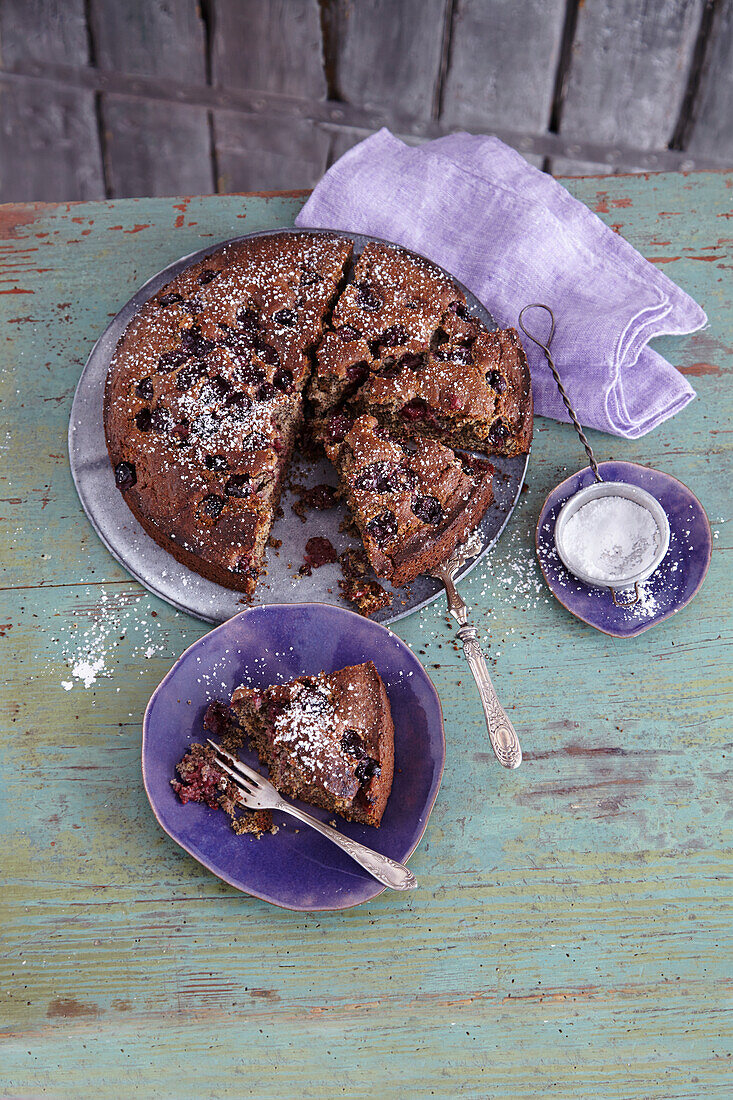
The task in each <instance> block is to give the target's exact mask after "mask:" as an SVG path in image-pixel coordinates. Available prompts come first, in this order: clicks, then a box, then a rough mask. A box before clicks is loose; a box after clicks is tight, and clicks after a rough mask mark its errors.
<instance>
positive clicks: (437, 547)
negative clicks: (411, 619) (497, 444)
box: [326, 416, 493, 586]
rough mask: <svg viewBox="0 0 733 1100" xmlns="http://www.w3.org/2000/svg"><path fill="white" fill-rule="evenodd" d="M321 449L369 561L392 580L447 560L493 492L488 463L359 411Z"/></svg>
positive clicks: (404, 578) (403, 580)
mask: <svg viewBox="0 0 733 1100" xmlns="http://www.w3.org/2000/svg"><path fill="white" fill-rule="evenodd" d="M326 449H327V452H328V455H329V457H330V458H331V459H332V461H333V462H334V463H335V464H336V467H337V469H338V472H339V476H340V478H341V482H342V485H343V489H344V493H345V496H346V500H347V502H348V504H349V507H350V509H351V513H352V515H353V517H354V520H355V521H356V524H357V526H358V528H359V532H360V534H361V537H362V540H363V543H364V546H365V549H366V552H367V555H368V557H369V561H370V563H371V565H372V567H373V569H374V571H375V573H376V574H377V575H378V576H380V577H387V578H388V579H389V580H390V581H391V582H392V584H394V585H398V586H399V585H404V584H407V583H408V582H409V581H411V580H414V579H415V577H416V576H418V574H419V573H424V572H429V571H430V570H431V569H433V568H435V566H437V565H439V564H440V563H441V562H443V561H445V559H446V558H447V557H448V556H449V555H450V553H451V552H452V551H453V550H454V549H455V547H456V546H457V545H458V544H459V543H461V542H463V541H464V539H465V538H466V537H467V535H468V534H469V533H470V532H471V531H473V530H474V529H475V528H476V526H477V525H478V523H479V521H480V520H481V518H482V516H483V514H484V512H485V511H486V509H487V508H488V506H489V504H490V503H491V500H492V497H493V493H492V484H491V482H492V469H491V467H490V465H489V464H488V463H475V462H473V463H469V462H465V461H461V459H459V458H458V457H457V456H456V455H455V454H454V452H453V451H452V450H450V448H448V447H444V446H443V445H442V444H440V443H437V442H436V441H434V440H431V439H422V440H421V441H420V443H419V445H416V444H414V443H411V442H409V441H405V440H404V439H402V438H400V437H399V436H396V435H394V434H392V433H391V431H390V430H389V429H385V428H384V427H383V426H380V425H379V423H378V421H377V420H376V419H375V418H374V417H372V416H361V417H359V418H358V419H357V420H356V421H355V422H354V424H353V425H352V427H351V428H350V429H349V431H348V432H347V433H346V435H345V436H344V439H343V441H342V442H341V443H337V444H330V445H328V446H327V448H326Z"/></svg>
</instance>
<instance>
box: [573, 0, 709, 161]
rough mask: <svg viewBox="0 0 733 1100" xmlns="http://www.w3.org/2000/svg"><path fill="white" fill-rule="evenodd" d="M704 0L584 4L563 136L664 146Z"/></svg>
mask: <svg viewBox="0 0 733 1100" xmlns="http://www.w3.org/2000/svg"><path fill="white" fill-rule="evenodd" d="M704 2H705V0H657V2H655V3H653V4H640V3H639V0H594V2H593V3H589V4H582V5H581V6H580V8H579V11H578V16H577V25H576V29H575V38H574V41H573V46H572V55H571V61H570V67H569V70H568V73H567V78H566V82H565V88H564V94H563V100H562V106H561V116H560V117H561V125H560V131H561V133H562V134H563V135H564V136H565V137H566V138H572V139H576V140H583V139H587V140H593V141H598V142H607V143H609V144H613V143H617V144H620V145H622V146H631V147H633V148H636V149H656V148H664V147H666V145H667V144H668V142H669V141H670V140H671V138H672V137H673V135H674V133H675V129H676V127H677V123H678V119H679V114H680V109H681V106H682V103H683V100H684V97H685V90H686V86H687V78H688V75H689V72H690V66H691V63H692V58H693V53H694V50H695V44H696V41H697V35H698V31H699V29H700V20H701V17H702V12H703V7H704ZM621 167H625V168H633V167H634V164H633V163H631V164H625V165H623V164H622V165H621ZM552 170H553V172H555V173H556V174H558V175H565V174H575V175H578V174H582V173H583V172H607V171H608V170H609V167H608V164H605V165H604V164H598V163H584V162H581V161H572V162H569V161H568V160H566V159H565V158H557V159H555V160H553V164H552Z"/></svg>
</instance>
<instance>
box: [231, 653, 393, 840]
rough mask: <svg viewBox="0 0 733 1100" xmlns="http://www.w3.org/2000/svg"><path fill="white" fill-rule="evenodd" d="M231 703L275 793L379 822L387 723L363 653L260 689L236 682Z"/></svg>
mask: <svg viewBox="0 0 733 1100" xmlns="http://www.w3.org/2000/svg"><path fill="white" fill-rule="evenodd" d="M231 711H232V713H233V715H234V718H235V720H236V721H237V722H239V724H240V726H241V727H242V728H243V729H245V730H246V732H247V736H248V739H249V742H250V745H251V747H252V748H253V749H254V750H255V751H256V752H257V755H258V756H259V759H260V762H261V763H262V764H264V765H266V766H267V768H268V769H269V773H270V779H271V781H272V782H273V783H274V785H275V786H276V787H277V789H278V790H279V791H280V793H281V794H283V795H288V796H290V797H291V798H300V799H302V800H303V801H305V802H310V803H312V804H313V805H314V806H321V807H323V809H326V810H332V811H333V812H334V813H338V814H340V815H341V816H342V817H345V818H348V819H349V820H350V821H360V822H363V823H364V824H366V825H379V823H380V821H381V820H382V814H383V813H384V808H385V806H386V804H387V799H388V797H389V793H390V790H391V788H392V772H393V768H394V726H393V724H392V715H391V712H390V707H389V699H388V697H387V692H386V690H385V687H384V684H383V683H382V680H381V677H380V676H379V673H378V672H377V670H376V668H375V667H374V665H373V663H372V662H371V661H367V662H366V663H365V664H361V665H352V666H349V667H348V668H343V669H341V670H340V671H338V672H333V673H330V674H326V673H320V675H318V676H301V677H299V678H298V679H297V680H292V681H291V682H290V683H287V684H275V685H274V686H272V687H269V688H267V689H266V690H264V691H255V690H254V689H252V688H248V687H244V686H243V687H239V688H237V690H236V691H235V692H234V695H233V696H232V702H231Z"/></svg>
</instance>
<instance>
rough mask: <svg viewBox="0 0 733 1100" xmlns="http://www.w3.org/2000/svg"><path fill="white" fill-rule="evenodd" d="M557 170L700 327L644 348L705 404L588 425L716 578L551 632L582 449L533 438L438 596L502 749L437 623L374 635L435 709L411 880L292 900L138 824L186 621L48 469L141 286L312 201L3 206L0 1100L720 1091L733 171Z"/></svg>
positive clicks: (544, 434)
mask: <svg viewBox="0 0 733 1100" xmlns="http://www.w3.org/2000/svg"><path fill="white" fill-rule="evenodd" d="M568 187H569V189H570V190H571V191H572V192H573V194H575V195H576V196H577V197H578V198H580V199H582V200H583V201H585V202H587V203H588V204H589V205H590V206H591V207H592V209H594V210H596V211H597V212H598V213H599V214H600V216H601V217H602V218H603V219H604V220H605V221H607V222H609V223H610V224H613V225H614V226H616V227H618V229H619V231H620V232H621V233H623V234H624V235H625V236H626V237H627V238H628V239H629V240H630V241H631V242H632V243H633V244H634V245H635V246H636V247H637V248H639V249H640V250H641V252H642V253H644V255H646V256H648V257H649V258H650V259H652V260H653V261H654V262H655V263H659V264H664V270H665V272H666V273H667V274H668V275H671V276H672V278H673V279H675V280H677V281H678V282H679V283H681V285H682V286H683V287H685V289H687V290H688V291H690V292H691V293H692V294H693V295H694V296H695V297H696V298H697V299H698V301H700V302H701V303H702V304H703V305H704V307H705V309H706V310H707V311H708V314H709V318H710V326H709V328H708V329H707V330H706V331H704V332H701V333H698V334H696V335H694V336H690V337H687V338H685V339H675V340H672V339H669V340H660V341H658V342H657V346H658V347H659V349H660V350H662V351H663V352H664V353H666V354H667V355H668V356H669V357H670V358H671V359H672V361H673V362H675V363H676V364H678V365H679V366H680V368H681V369H682V370H683V372H684V373H686V374H687V375H689V376H691V377H692V380H693V383H694V385H695V386H696V388H697V390H698V393H699V399H698V400H697V401H695V402H694V403H693V404H692V405H691V406H690V407H689V408H688V409H687V410H686V411H685V412H684V413H682V414H681V415H680V416H678V417H677V418H676V419H674V420H672V421H671V422H669V423H667V424H666V425H664V426H663V427H662V428H660V429H659V430H657V431H656V432H654V433H653V434H652V435H650V436H647V437H646V438H645V439H642V440H640V441H639V442H637V443H626V442H622V441H619V440H617V439H615V438H612V437H610V436H602V435H598V434H594V435H593V439H592V441H593V444H594V446H595V448H596V451H597V454H598V456H599V458H604V459H605V458H608V457H615V458H624V459H629V460H632V461H640V462H644V463H648V464H650V465H657V466H659V467H662V468H663V469H665V470H667V471H669V472H670V473H672V474H674V475H675V476H676V477H679V478H680V479H681V480H683V481H684V482H686V483H687V484H688V485H689V486H690V487H691V488H692V489H693V491H694V492H696V493H697V494H698V496H699V497H700V499H701V500H702V502H703V504H704V505H705V507H706V508H707V510H708V514H709V516H710V518H711V521H712V525H713V529H714V534H715V541H714V553H713V562H712V566H711V569H710V573H709V575H708V578H707V581H706V583H705V585H704V587H703V589H702V591H701V592H700V594H699V595H698V597H697V598H696V600H695V602H694V603H693V604H691V605H690V606H689V607H688V608H686V609H685V610H684V611H682V612H681V613H680V614H679V615H678V616H676V617H673V618H672V619H671V620H669V621H667V622H665V623H663V624H662V625H661V626H658V627H656V628H654V629H652V630H650V631H648V632H647V633H645V634H643V635H641V636H640V637H637V638H636V639H633V640H629V641H617V640H614V639H611V638H608V637H605V636H604V635H601V634H599V633H597V632H595V631H594V630H593V629H591V628H590V627H587V626H585V625H583V624H582V623H580V622H577V621H576V620H575V619H573V618H571V617H570V615H569V614H567V613H566V612H565V611H564V610H563V609H562V608H561V607H560V606H559V605H558V604H557V603H556V602H555V601H554V599H553V598H552V597H551V596H550V595H549V593H548V592H547V591H546V590H545V588H544V587H543V584H542V580H541V577H540V573H539V569H538V567H537V565H536V563H535V561H534V557H533V551H532V545H533V541H532V536H533V528H534V524H535V520H536V517H537V514H538V511H539V508H540V505H541V502H542V500H543V499H544V497H545V495H546V493H547V492H548V490H549V489H550V488H551V487H552V486H553V485H555V484H556V483H557V482H558V480H560V478H561V477H563V476H564V475H565V474H566V473H568V472H570V471H571V470H573V469H576V468H577V467H578V466H579V465H581V459H582V457H583V456H582V453H581V452H580V450H579V447H578V444H577V440H576V439H575V436H574V435H573V433H572V429H571V428H570V427H567V426H564V425H560V424H557V423H554V422H550V421H546V420H540V421H539V422H538V424H537V432H536V436H535V444H534V449H533V453H532V458H531V462H530V468H529V479H528V489H527V492H526V493H525V494H524V495H523V497H522V500H521V504H520V506H519V507H518V509H517V511H516V513H515V515H514V517H513V519H512V522H511V525H510V528H509V529H508V530H507V531H506V532H505V534H504V536H503V537H502V539H501V541H500V543H499V545H498V546H497V548H496V550H495V551H494V553H493V556H492V558H491V560H490V562H489V563H488V564H487V565H486V567H485V568H481V569H479V570H477V571H476V573H475V574H474V575H473V576H472V577H471V578H470V579H469V580H468V581H467V582H466V583H465V590H466V594H467V598H468V599H469V601H470V603H471V605H472V606H473V607H474V608H475V609H476V619H477V621H478V622H479V623H480V625H481V627H482V630H483V633H484V637H485V638H488V637H489V636H490V643H489V645H490V655H491V658H492V661H493V675H494V678H495V682H496V685H497V688H498V690H499V692H500V695H501V697H502V698H503V700H504V701H505V703H506V704H507V705H508V706H509V707H510V708H511V711H510V713H511V714H512V717H513V720H514V723H515V725H516V727H517V730H518V732H519V734H520V737H521V739H522V743H523V745H524V748H525V763H524V765H523V766H522V767H521V768H520V769H519V770H518V771H517V772H512V773H508V772H506V771H504V770H502V769H501V768H499V767H498V766H497V765H496V764H495V763H494V760H493V757H492V755H491V752H490V750H489V746H488V743H487V738H486V734H485V730H484V726H483V722H482V718H481V712H480V709H479V704H478V700H477V696H476V693H475V690H474V688H473V687H472V686H471V685H470V683H469V680H468V676H467V670H466V668H465V667H464V664H463V658H462V656H460V655H459V654H458V653H456V652H455V651H454V649H453V647H452V645H451V641H450V640H451V638H452V631H451V629H450V628H449V627H448V625H447V624H446V621H445V615H444V609H443V607H442V606H440V605H436V606H435V608H434V609H431V610H429V611H426V612H423V613H421V614H419V615H414V616H412V617H411V618H409V619H407V620H405V621H403V622H400V623H399V624H397V629H398V632H399V634H400V635H401V636H402V637H403V638H405V639H406V640H407V641H408V642H409V643H410V644H411V645H412V646H413V647H414V648H415V649H416V650H417V651H418V653H419V654H420V656H421V658H422V660H423V661H424V663H425V665H426V667H427V669H428V671H429V672H430V674H431V676H432V677H433V679H434V680H435V683H436V685H437V687H438V690H439V692H440V695H441V699H442V702H443V707H444V711H445V719H446V734H447V742H448V759H447V766H446V771H445V777H444V780H443V787H442V789H441V792H440V794H439V796H438V801H437V804H436V807H435V811H434V813H433V816H432V819H431V821H430V825H429V827H428V830H427V833H426V836H425V838H424V840H423V843H422V844H421V846H420V848H419V849H418V851H417V852H416V854H415V856H414V857H413V860H412V866H413V868H414V870H415V872H416V873H417V874H418V876H419V878H420V883H421V889H420V890H419V891H417V892H416V893H415V894H413V895H410V896H409V897H405V896H401V895H394V894H389V893H385V894H383V895H382V896H381V897H379V898H378V899H377V900H376V901H375V902H374V904H373V905H371V906H365V907H362V908H357V909H353V910H349V911H347V912H342V913H335V914H329V913H320V914H317V915H313V916H310V917H309V916H303V915H298V914H294V913H290V912H286V911H282V910H279V909H275V908H272V907H270V906H268V905H266V904H265V903H262V902H259V901H256V900H254V899H251V898H248V897H247V896H245V895H242V894H240V893H237V892H236V891H235V890H233V889H230V888H229V887H227V886H225V885H224V884H222V883H221V882H219V881H218V880H217V879H216V878H214V877H213V876H212V875H210V874H209V873H208V872H206V871H204V870H203V869H202V868H201V867H199V865H198V864H197V863H195V862H194V860H192V859H191V858H189V857H188V856H187V855H186V854H185V853H184V852H182V851H181V850H180V849H178V848H177V847H176V846H175V844H173V843H172V841H170V840H169V839H168V837H167V836H165V835H164V834H162V833H161V830H160V829H159V827H158V825H157V823H156V821H155V818H154V817H153V815H152V813H151V811H150V809H149V807H148V803H147V801H146V798H145V794H144V791H143V787H142V782H141V778H140V721H141V716H142V713H143V709H144V706H145V703H146V701H147V699H148V696H149V695H150V693H151V691H152V690H153V688H154V687H155V685H156V684H157V683H158V681H159V679H160V678H161V677H162V675H163V674H164V673H165V671H166V670H167V669H168V667H169V665H170V664H171V663H172V661H173V660H174V658H175V657H177V656H178V654H179V653H180V652H181V651H182V650H183V649H184V648H185V647H186V646H187V645H189V644H190V643H191V642H192V641H194V640H195V639H196V638H197V637H199V636H200V635H201V634H203V633H204V631H205V630H206V629H207V628H206V626H205V625H203V624H202V623H199V622H196V621H194V620H192V619H189V618H187V617H186V616H185V615H183V614H178V613H176V612H175V611H174V610H172V609H171V608H170V607H168V606H167V605H166V604H163V603H161V602H159V601H158V600H156V599H154V598H153V597H151V596H149V595H148V594H147V593H146V592H145V591H143V590H142V589H141V588H140V587H139V586H138V585H137V584H136V583H135V582H133V581H132V580H130V578H129V577H128V576H127V575H126V574H125V572H124V570H123V569H121V568H120V567H119V566H118V565H117V564H116V563H115V562H114V561H113V560H112V558H111V557H110V555H109V554H108V553H107V552H106V551H105V550H104V548H103V547H102V546H101V544H100V543H99V542H98V540H97V538H96V536H95V535H94V533H93V531H92V529H91V528H90V526H89V524H88V522H87V520H86V518H85V516H84V515H83V513H82V510H81V507H80V505H79V503H78V500H77V498H76V495H75V492H74V488H73V485H72V482H71V478H70V476H69V466H68V459H67V453H66V428H67V422H68V416H69V408H70V404H71V399H72V395H73V392H74V387H75V385H76V382H77V379H78V377H79V373H80V371H81V368H82V366H83V364H84V361H85V359H86V357H87V355H88V353H89V350H90V348H91V346H92V344H93V342H94V340H95V338H96V337H97V335H98V334H99V332H100V331H101V330H102V329H103V327H104V326H105V324H106V323H107V320H108V318H109V317H110V316H111V315H113V314H114V313H115V312H116V311H117V309H118V308H119V306H120V305H121V304H122V303H123V302H124V301H125V300H126V299H127V298H128V297H129V295H130V294H131V293H132V291H133V290H134V289H135V288H136V287H137V286H138V285H139V284H140V283H142V282H143V281H144V280H145V279H146V278H147V277H148V276H149V275H150V274H152V273H153V272H154V271H156V270H158V269H159V268H160V267H162V266H163V265H164V264H165V263H167V262H168V261H170V260H173V259H174V258H176V257H178V256H180V255H182V254H184V253H187V252H189V251H191V250H193V249H195V248H198V247H200V246H201V245H202V244H205V243H207V242H208V241H216V240H218V239H222V238H225V237H230V236H232V235H235V234H238V233H242V232H246V231H248V230H253V231H254V230H257V229H264V228H269V227H272V226H278V225H289V224H291V223H292V221H293V218H294V216H295V214H296V212H297V210H298V209H299V207H300V205H301V203H302V201H303V197H302V196H300V195H280V196H269V197H263V196H231V197H213V198H204V199H190V200H188V199H187V200H164V199H155V200H139V201H138V200H125V201H118V202H107V203H89V204H82V205H59V206H45V205H19V206H7V207H2V208H0V225H1V228H0V242H1V244H0V247H1V248H2V252H1V254H0V255H1V259H0V303H2V305H1V307H0V308H1V310H2V321H3V324H2V329H1V331H0V338H1V340H2V345H1V346H2V358H1V359H0V367H1V370H2V406H1V407H2V411H3V427H2V434H1V435H0V441H1V445H2V452H3V453H2V468H1V469H0V477H1V478H2V493H1V496H2V512H1V514H2V519H3V535H2V539H3V554H2V562H3V579H2V590H3V604H2V613H1V615H0V618H1V620H2V622H1V624H0V633H1V634H2V636H3V671H4V679H5V684H4V691H3V695H2V716H3V719H4V726H3V733H4V742H3V751H2V769H3V798H2V810H1V814H2V852H3V857H4V862H5V873H4V879H5V884H4V886H3V889H2V893H1V894H0V898H1V900H0V907H1V911H2V923H3V945H2V973H1V975H0V976H1V978H2V980H1V981H0V996H1V997H2V1005H3V1011H2V1014H1V1017H0V1024H1V1026H2V1046H1V1047H0V1051H1V1053H0V1092H1V1093H2V1095H3V1096H8V1097H36V1096H40V1095H44V1096H59V1097H66V1096H68V1097H76V1096H87V1095H91V1094H92V1093H94V1095H98V1096H104V1097H120V1096H132V1095H136V1096H137V1095H141V1096H166V1097H176V1098H179V1097H180V1098H184V1097H194V1096H196V1097H198V1096H225V1095H226V1096H250V1095H252V1096H260V1097H288V1098H289V1097H300V1096H302V1097H316V1096H318V1097H323V1096H325V1097H331V1096H337V1095H347V1096H354V1097H361V1096H368V1095H377V1096H379V1095H385V1096H393V1095H394V1096H397V1095H402V1096H441V1097H452V1096H458V1095H460V1096H464V1095H465V1096H481V1097H483V1096H500V1097H504V1096H506V1097H514V1098H516V1097H536V1096H538V1095H544V1094H545V1093H550V1092H552V1093H554V1094H555V1095H557V1096H559V1097H571V1096H572V1097H576V1096H577V1097H591V1096H592V1097H611V1096H613V1097H619V1096H624V1097H626V1096H628V1097H665V1098H666V1097H697V1096H702V1095H705V1096H716V1097H723V1096H729V1095H730V1094H731V1088H732V1082H733V1077H732V1074H733V1067H732V1066H731V1060H730V1054H731V1048H730V1018H729V1016H726V1010H727V1011H730V1008H731V1002H730V984H729V982H728V984H726V980H725V979H726V974H727V975H728V978H729V975H730V971H729V962H730V954H729V947H730V933H731V920H730V916H731V910H730V877H729V876H730V870H731V866H730V861H729V850H728V849H727V845H728V844H729V841H730V831H729V828H730V796H731V771H730V765H729V760H728V757H729V753H730V721H729V720H730V679H729V677H728V675H727V673H728V671H729V665H728V663H727V655H728V654H729V653H730V644H729V643H730V625H729V620H727V619H726V612H727V609H728V607H729V604H728V603H727V599H728V588H729V572H728V571H727V570H726V565H725V554H724V553H723V550H724V548H725V549H727V548H728V547H729V546H730V535H729V528H728V527H727V526H726V525H725V521H726V520H727V518H728V516H729V515H730V496H731V493H730V487H731V476H730V466H727V472H726V458H727V456H728V451H729V448H730V444H729V442H728V441H729V440H730V438H731V435H730V417H731V405H730V371H731V367H732V366H733V346H732V340H731V324H732V323H733V294H732V293H731V268H732V265H733V261H732V260H731V248H730V245H731V224H732V223H731V220H730V218H731V213H730V210H731V205H732V203H731V199H733V176H725V175H723V174H713V173H710V174H703V173H701V174H699V175H695V176H687V177H685V176H664V175H661V176H648V177H642V176H628V177H618V176H617V177H609V178H596V179H583V180H572V181H569V182H568ZM726 643H728V644H727V645H726ZM726 1021H727V1025H726Z"/></svg>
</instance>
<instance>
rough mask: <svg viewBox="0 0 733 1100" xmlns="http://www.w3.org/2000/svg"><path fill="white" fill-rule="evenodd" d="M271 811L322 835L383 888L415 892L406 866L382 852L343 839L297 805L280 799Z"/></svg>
mask: <svg viewBox="0 0 733 1100" xmlns="http://www.w3.org/2000/svg"><path fill="white" fill-rule="evenodd" d="M273 809H276V810H283V811H284V812H285V813H286V814H290V815H291V817H297V819H298V821H302V822H304V824H306V825H310V826H311V828H312V829H315V830H316V832H318V833H321V835H322V836H325V837H326V838H327V839H328V840H331V841H333V843H334V844H336V845H337V846H338V847H339V848H341V849H342V850H343V851H344V852H346V854H347V855H349V856H351V858H352V859H353V860H355V861H356V862H357V863H359V864H361V866H362V867H363V868H364V870H365V871H368V872H369V874H370V875H372V876H373V877H374V878H375V879H376V880H377V881H378V882H381V883H383V885H384V886H390V887H391V888H392V889H393V890H414V889H415V887H416V886H417V879H416V878H415V876H414V875H413V873H412V871H411V870H410V869H409V867H405V865H404V864H403V863H397V862H396V860H394V859H390V858H389V856H383V855H382V853H381V852H375V851H373V850H372V849H371V848H367V847H366V845H365V844H360V843H359V841H358V840H352V839H351V837H350V836H344V834H343V833H340V832H339V831H338V830H337V829H332V828H331V826H330V825H326V824H324V822H323V821H319V820H318V819H317V818H315V817H311V815H310V814H307V813H306V812H305V810H301V809H300V808H299V807H298V806H292V805H291V804H290V803H289V802H285V801H284V800H283V799H280V801H279V802H278V804H277V805H276V806H273Z"/></svg>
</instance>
